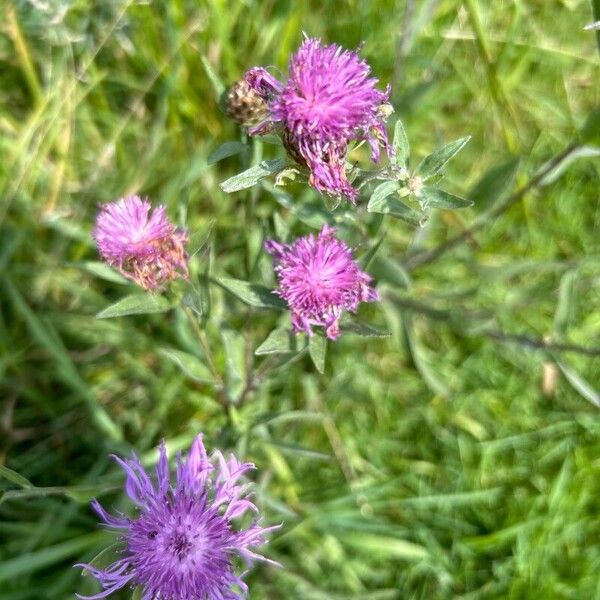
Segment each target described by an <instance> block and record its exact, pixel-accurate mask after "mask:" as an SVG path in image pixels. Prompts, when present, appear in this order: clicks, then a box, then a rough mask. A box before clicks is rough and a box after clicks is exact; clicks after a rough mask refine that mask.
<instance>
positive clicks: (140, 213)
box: [94, 196, 188, 290]
mask: <svg viewBox="0 0 600 600" xmlns="http://www.w3.org/2000/svg"><path fill="white" fill-rule="evenodd" d="M94 239H95V240H96V244H97V245H98V251H99V252H100V256H102V258H103V259H104V260H105V261H106V262H107V263H108V264H109V265H111V266H113V267H116V268H117V269H119V271H120V272H121V273H122V274H123V275H124V276H125V277H128V278H129V279H132V280H133V281H135V282H136V283H137V284H138V285H141V286H142V287H143V288H144V289H145V290H150V289H156V288H160V287H162V286H163V285H164V284H165V283H167V282H168V281H171V280H172V279H174V278H175V277H176V276H177V275H178V274H180V275H181V276H183V277H184V278H187V277H188V269H187V256H186V253H185V248H184V245H185V243H186V242H187V234H186V233H185V232H184V231H181V230H178V229H176V228H175V226H174V225H172V224H171V223H170V222H169V218H168V217H167V212H166V209H165V207H164V206H162V205H161V206H157V207H156V208H155V209H154V210H153V211H151V206H150V202H148V200H142V199H141V198H139V197H138V196H127V197H125V198H121V200H118V201H117V202H111V203H110V204H105V205H103V206H102V207H101V208H100V213H99V215H98V218H97V219H96V227H95V229H94Z"/></svg>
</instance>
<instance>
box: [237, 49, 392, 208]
mask: <svg viewBox="0 0 600 600" xmlns="http://www.w3.org/2000/svg"><path fill="white" fill-rule="evenodd" d="M245 80H246V82H247V83H248V84H249V85H250V86H251V87H252V88H253V89H254V90H255V91H256V92H257V93H259V94H260V95H261V97H262V98H263V99H264V100H265V101H266V102H267V103H268V105H269V109H270V117H269V121H267V122H263V123H261V124H259V125H257V126H256V127H254V128H252V129H250V133H251V134H262V133H265V132H267V131H270V130H271V125H272V124H279V125H280V126H281V127H282V128H283V131H284V136H285V138H286V141H287V145H288V147H289V146H290V145H292V146H293V152H292V153H291V154H292V156H293V155H294V154H296V153H298V154H299V155H300V156H301V157H302V158H303V159H304V162H305V163H306V165H307V166H308V168H309V169H310V171H311V176H310V180H309V183H310V184H311V185H312V186H313V187H315V188H316V189H317V190H319V191H321V192H324V193H327V194H330V195H334V196H340V195H342V196H346V197H347V198H349V199H350V200H351V201H353V202H354V201H355V200H356V198H357V196H358V192H357V191H356V189H354V188H353V187H352V185H351V184H350V183H349V181H348V179H347V176H346V156H347V152H348V144H349V143H350V142H353V141H361V140H366V141H367V142H368V143H369V145H370V147H371V158H372V160H373V161H374V162H377V161H378V160H379V156H380V146H383V148H384V149H385V150H386V152H387V153H388V154H389V153H390V151H391V149H390V145H389V143H388V139H387V132H386V127H385V113H386V111H384V110H382V107H383V105H385V104H386V103H387V102H388V100H389V96H390V88H389V87H388V88H387V89H386V90H384V91H381V90H378V89H377V87H376V86H377V84H378V83H379V82H378V80H377V79H376V78H375V77H372V76H371V68H370V67H369V65H368V64H367V62H366V61H364V60H362V59H361V58H360V57H359V56H358V54H357V53H356V52H352V51H350V50H344V49H343V48H341V47H340V46H338V45H337V44H331V45H329V46H324V45H323V44H322V43H321V41H320V40H317V39H311V38H305V39H304V41H303V42H302V45H301V46H300V48H299V49H298V52H297V53H296V54H295V55H293V56H292V58H291V60H290V64H289V76H288V80H287V82H286V83H285V84H282V83H281V82H279V81H278V80H277V79H276V78H275V77H273V76H272V75H271V74H270V73H268V72H267V71H266V70H265V69H262V68H260V67H255V68H253V69H250V71H248V72H247V73H246V75H245Z"/></svg>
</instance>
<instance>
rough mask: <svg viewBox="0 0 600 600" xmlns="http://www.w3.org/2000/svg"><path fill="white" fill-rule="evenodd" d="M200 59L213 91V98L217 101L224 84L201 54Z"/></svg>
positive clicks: (223, 89)
mask: <svg viewBox="0 0 600 600" xmlns="http://www.w3.org/2000/svg"><path fill="white" fill-rule="evenodd" d="M200 61H201V62H202V66H203V67H204V70H205V71H206V75H207V76H208V79H209V81H210V82H211V84H212V86H213V90H214V91H215V98H216V100H217V102H219V100H220V99H221V96H222V95H223V92H224V91H225V84H224V83H223V82H222V81H221V78H220V77H219V76H218V75H217V74H216V73H215V71H214V70H213V68H212V66H211V64H210V62H208V59H207V58H206V56H204V55H203V54H201V55H200Z"/></svg>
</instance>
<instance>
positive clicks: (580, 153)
mask: <svg viewBox="0 0 600 600" xmlns="http://www.w3.org/2000/svg"><path fill="white" fill-rule="evenodd" d="M596 156H600V147H596V146H577V147H575V148H573V150H571V152H569V153H568V154H566V155H565V156H564V157H563V159H562V160H561V161H560V162H559V163H558V164H556V165H554V166H553V168H552V169H551V170H550V171H549V172H548V173H546V175H544V177H543V178H542V179H541V181H540V182H539V185H541V186H544V185H549V184H550V183H553V182H555V181H556V180H557V179H558V178H559V177H560V176H561V175H562V174H563V173H564V172H565V171H566V170H567V169H568V168H569V167H570V166H571V164H572V163H574V162H575V161H576V160H577V159H579V158H595V157H596ZM548 165H549V163H546V164H544V165H542V167H541V168H540V171H544V170H545V169H546V168H548Z"/></svg>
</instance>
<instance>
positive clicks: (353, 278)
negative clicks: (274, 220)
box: [265, 225, 379, 340]
mask: <svg viewBox="0 0 600 600" xmlns="http://www.w3.org/2000/svg"><path fill="white" fill-rule="evenodd" d="M334 234H335V228H334V227H329V226H328V225H323V228H322V229H321V231H320V233H319V234H318V235H317V236H314V235H312V234H311V235H307V236H304V237H301V238H299V239H297V240H296V241H295V242H294V243H293V244H280V243H278V242H275V241H273V240H270V241H267V242H266V243H265V250H266V251H267V252H268V253H269V254H271V255H272V256H273V257H274V258H275V273H276V275H277V278H278V279H279V288H278V289H277V290H276V292H275V293H276V294H278V295H279V296H281V297H282V298H283V299H284V300H285V301H286V302H287V303H288V306H289V307H290V311H291V313H292V326H293V328H294V331H296V332H298V331H305V332H306V333H307V334H308V335H312V326H313V325H317V326H321V327H324V328H325V332H326V334H327V337H328V338H330V339H332V340H334V339H336V338H337V337H338V336H339V335H340V330H339V320H340V318H341V316H342V313H343V312H344V310H347V311H350V312H352V313H355V312H356V311H357V309H358V305H359V304H360V303H361V302H373V301H375V300H378V299H379V296H378V295H377V292H376V291H375V290H374V289H373V288H372V287H371V286H370V285H369V284H370V282H371V277H370V276H369V275H367V274H366V273H364V272H363V271H361V270H360V267H359V265H358V263H357V262H356V261H355V260H354V258H353V257H352V250H351V249H350V248H349V246H348V245H347V244H346V243H344V242H343V241H341V240H338V239H337V238H336V237H335V235H334Z"/></svg>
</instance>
